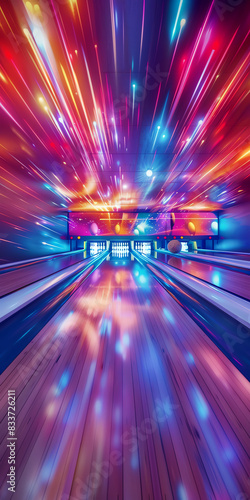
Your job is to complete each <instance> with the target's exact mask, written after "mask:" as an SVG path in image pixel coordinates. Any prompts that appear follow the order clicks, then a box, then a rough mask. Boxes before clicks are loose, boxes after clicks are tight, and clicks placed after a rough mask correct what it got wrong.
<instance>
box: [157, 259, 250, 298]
mask: <svg viewBox="0 0 250 500" xmlns="http://www.w3.org/2000/svg"><path fill="white" fill-rule="evenodd" d="M186 255H187V254H186ZM153 256H154V257H155V258H157V260H159V261H160V262H165V263H166V264H168V265H170V266H172V267H175V268H176V269H179V270H180V271H184V272H185V273H188V274H191V275H192V276H195V277H196V278H200V279H202V280H204V281H207V282H208V283H211V284H212V285H215V286H218V287H219V288H223V289H224V290H227V291H228V292H232V293H234V294H236V295H239V296H240V297H242V298H244V299H248V300H250V286H249V284H250V279H249V275H247V274H243V273H239V272H237V271H230V270H229V269H223V268H222V267H219V266H215V265H211V264H207V263H205V262H204V263H203V262H195V261H194V260H188V259H181V258H180V257H176V256H174V255H173V256H171V255H168V254H164V253H159V252H157V253H156V252H154V253H153Z"/></svg>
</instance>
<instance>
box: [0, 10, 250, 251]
mask: <svg viewBox="0 0 250 500" xmlns="http://www.w3.org/2000/svg"><path fill="white" fill-rule="evenodd" d="M159 5H160V7H161V8H160V9H159V11H160V12H161V14H160V15H159V16H158V17H156V19H155V23H154V28H152V23H151V19H152V15H153V14H152V12H153V10H154V9H153V7H152V6H153V2H150V1H149V2H145V0H143V1H142V2H141V3H140V5H138V6H134V7H133V9H134V10H133V16H131V11H130V9H129V7H128V5H127V2H125V3H124V8H123V9H122V8H121V7H120V6H119V5H118V4H117V3H115V2H113V0H110V2H107V5H106V7H104V12H102V13H101V12H100V11H99V9H98V6H97V3H95V4H94V5H93V8H92V9H91V11H90V9H89V7H87V10H86V12H85V8H83V6H82V5H81V3H79V2H77V1H76V0H69V2H68V3H67V4H65V5H64V4H62V5H61V4H60V2H59V4H58V5H56V4H51V7H49V6H47V7H46V10H44V7H43V5H41V6H39V5H38V4H36V3H35V4H33V3H32V2H25V3H24V4H21V2H20V3H19V2H17V3H15V6H14V9H13V8H12V7H11V6H10V5H9V4H8V3H7V2H6V3H5V4H4V6H2V7H1V9H0V44H1V48H2V56H1V58H0V120H1V124H2V127H1V130H3V133H2V132H1V134H2V136H1V145H0V155H1V161H2V162H3V163H2V164H1V168H2V169H3V170H2V184H3V187H2V188H1V189H2V198H1V199H2V203H3V206H4V208H5V210H7V212H8V214H9V220H8V221H7V224H9V223H11V218H12V217H13V213H12V208H10V207H9V203H8V198H9V196H10V193H12V195H13V196H15V195H16V197H15V200H14V202H13V203H14V205H15V213H16V214H17V213H18V214H20V217H23V216H24V219H27V220H29V221H30V222H31V224H33V223H35V221H36V217H37V216H39V213H40V212H41V211H42V212H44V213H45V214H51V213H52V212H53V211H57V212H60V210H62V209H65V208H70V209H72V208H75V209H81V210H90V209H94V210H103V211H109V210H110V208H113V209H116V210H120V209H121V210H124V209H126V208H129V209H135V208H136V209H139V208H142V209H143V208H145V207H147V209H149V210H150V209H151V210H158V209H161V208H162V206H163V207H166V209H168V210H171V209H172V208H175V209H176V208H180V209H181V208H185V209H187V208H189V209H192V207H194V206H199V207H200V208H201V209H202V208H204V209H205V208H206V209H215V208H220V207H223V206H225V205H226V204H227V203H229V202H230V201H232V199H236V198H237V199H240V198H242V197H244V196H246V190H245V189H244V186H243V185H244V183H245V182H247V178H248V176H249V143H248V131H247V127H246V123H247V116H246V115H247V101H248V99H249V90H248V87H247V75H248V67H249V53H248V36H249V34H248V27H247V23H246V21H245V19H246V17H247V16H246V15H245V14H246V12H245V10H244V9H245V7H244V6H243V5H241V8H240V9H237V8H235V10H234V13H233V14H232V16H231V18H230V19H229V21H230V22H228V24H225V25H223V30H224V31H223V37H221V24H220V20H219V19H218V15H217V13H216V9H214V7H213V4H211V2H197V8H196V4H195V5H194V6H193V10H191V6H190V9H189V12H188V13H187V11H186V3H185V2H184V1H182V0H180V1H179V2H178V3H177V4H176V5H175V4H174V5H173V7H174V18H173V19H172V21H171V22H172V27H171V31H170V33H167V27H166V26H164V22H163V21H164V19H165V18H166V16H167V15H168V8H169V5H171V3H170V2H169V5H168V2H163V1H161V0H159ZM152 9H153V10H152ZM104 19H105V26H103V20H104ZM138 21H139V22H140V24H139V26H140V30H139V36H137V34H136V33H135V30H134V29H133V23H134V22H136V23H137V25H138ZM169 37H170V39H171V43H170V44H169V45H168V44H167V43H166V40H167V39H169ZM149 40H152V42H151V43H152V46H151V47H150V46H149V42H148V41H149ZM109 42H110V43H109ZM152 54H153V55H152ZM145 165H147V167H146V168H147V169H148V170H147V171H146V172H152V168H153V169H154V172H157V175H154V176H152V173H151V174H150V175H149V174H148V173H146V176H145ZM147 176H148V177H151V178H150V182H149V179H147ZM124 178H125V180H126V183H124ZM218 183H221V184H224V183H226V184H227V193H226V196H225V197H224V195H223V196H221V193H218V196H217V199H215V198H214V196H212V193H213V189H214V188H215V187H216V186H217V185H218ZM45 185H46V186H49V187H45ZM83 185H84V186H87V187H86V188H84V187H83ZM90 185H91V187H90ZM126 185H127V186H129V189H126V188H125V186H126ZM124 191H126V192H124ZM20 192H22V193H23V195H22V196H21V197H20V196H19V193H20ZM34 198H35V199H36V200H37V201H36V207H35V214H33V210H34V206H33V205H32V201H31V200H32V199H34ZM166 200H168V202H166ZM6 207H7V209H6ZM115 207H116V208H115ZM53 213H54V212H53ZM21 214H22V215H21ZM6 220H7V219H6ZM12 223H13V222H12ZM6 239H8V238H6ZM9 240H10V241H11V240H12V238H11V237H10V238H9Z"/></svg>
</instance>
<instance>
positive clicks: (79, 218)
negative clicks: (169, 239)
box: [69, 212, 218, 237]
mask: <svg viewBox="0 0 250 500" xmlns="http://www.w3.org/2000/svg"><path fill="white" fill-rule="evenodd" d="M166 234H167V235H173V236H195V235H197V236H212V235H217V234H218V218H217V217H216V216H215V215H214V214H213V213H211V212H199V213H154V214H149V213H125V212H122V213H116V212H112V213H111V212H109V213H108V212H101V213H96V212H94V213H86V212H85V213H84V212H83V213H80V212H72V213H70V214H69V235H70V236H88V237H89V236H104V237H108V236H144V235H145V236H154V235H157V236H160V235H166Z"/></svg>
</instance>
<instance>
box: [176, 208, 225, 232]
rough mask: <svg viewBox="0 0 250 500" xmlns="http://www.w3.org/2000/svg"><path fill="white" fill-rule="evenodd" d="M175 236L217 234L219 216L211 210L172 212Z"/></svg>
mask: <svg viewBox="0 0 250 500" xmlns="http://www.w3.org/2000/svg"><path fill="white" fill-rule="evenodd" d="M171 227H172V231H171V234H172V235H173V236H216V235H218V217H216V215H214V214H213V213H211V212H193V213H182V212H180V213H174V214H171Z"/></svg>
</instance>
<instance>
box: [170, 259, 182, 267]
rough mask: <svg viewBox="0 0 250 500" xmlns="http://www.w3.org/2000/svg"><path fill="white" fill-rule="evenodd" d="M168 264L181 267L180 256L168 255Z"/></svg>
mask: <svg viewBox="0 0 250 500" xmlns="http://www.w3.org/2000/svg"><path fill="white" fill-rule="evenodd" d="M168 264H169V265H170V266H173V267H177V269H181V268H182V262H181V259H180V257H170V258H169V259H168Z"/></svg>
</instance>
